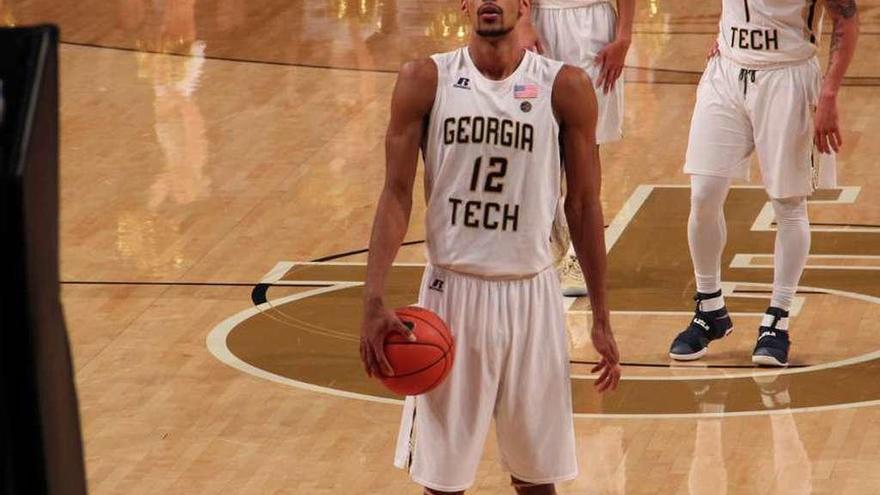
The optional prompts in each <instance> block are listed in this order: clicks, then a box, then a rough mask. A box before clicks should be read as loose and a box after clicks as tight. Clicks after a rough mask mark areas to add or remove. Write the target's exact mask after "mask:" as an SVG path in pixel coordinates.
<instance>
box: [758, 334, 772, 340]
mask: <svg viewBox="0 0 880 495" xmlns="http://www.w3.org/2000/svg"><path fill="white" fill-rule="evenodd" d="M764 337H776V332H764V333H762V334H761V336H760V337H758V340H761V339H763V338H764Z"/></svg>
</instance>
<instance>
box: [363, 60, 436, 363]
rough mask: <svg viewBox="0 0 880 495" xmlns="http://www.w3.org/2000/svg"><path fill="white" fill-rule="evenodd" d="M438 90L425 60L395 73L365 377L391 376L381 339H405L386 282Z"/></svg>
mask: <svg viewBox="0 0 880 495" xmlns="http://www.w3.org/2000/svg"><path fill="white" fill-rule="evenodd" d="M436 87H437V67H436V65H435V64H434V62H433V61H431V60H430V59H424V60H418V61H414V62H409V63H407V64H406V65H404V66H403V68H402V69H401V70H400V74H399V75H398V77H397V84H396V85H395V87H394V94H393V96H392V98H391V118H390V121H389V123H388V131H387V133H386V135H385V185H384V187H383V188H382V194H381V196H380V197H379V205H378V206H377V208H376V217H375V219H374V221H373V232H372V235H371V237H370V252H369V256H368V259H367V280H366V284H365V287H364V318H363V322H362V324H361V346H360V350H361V360H362V361H363V362H364V368H365V370H366V372H367V374H368V375H370V376H375V375H377V374H383V375H386V376H390V375H392V374H393V370H392V369H391V366H390V365H389V364H388V360H387V359H386V358H385V353H384V351H383V342H384V341H385V336H386V335H388V334H389V333H391V332H401V333H404V334H407V333H408V330H407V328H406V327H405V326H403V324H402V323H401V322H400V320H399V319H398V318H397V317H396V316H395V315H394V312H393V311H392V310H390V309H389V308H387V307H386V306H385V303H384V300H383V296H384V293H385V280H386V277H387V275H388V271H389V270H390V268H391V264H392V262H393V261H394V258H395V256H397V251H398V250H399V249H400V244H401V243H402V242H403V238H404V236H405V235H406V229H407V226H408V225H409V218H410V213H411V211H412V193H413V182H414V181H415V176H416V167H417V164H418V154H419V146H420V145H421V143H422V136H423V134H424V126H425V118H426V117H427V116H428V114H429V113H430V111H431V106H432V104H433V101H434V93H435V91H436Z"/></svg>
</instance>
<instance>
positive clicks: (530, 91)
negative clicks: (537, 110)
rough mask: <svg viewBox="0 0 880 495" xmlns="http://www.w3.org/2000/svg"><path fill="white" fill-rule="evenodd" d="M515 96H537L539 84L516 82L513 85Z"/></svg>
mask: <svg viewBox="0 0 880 495" xmlns="http://www.w3.org/2000/svg"><path fill="white" fill-rule="evenodd" d="M513 97H514V98H537V97H538V85H537V84H514V85H513Z"/></svg>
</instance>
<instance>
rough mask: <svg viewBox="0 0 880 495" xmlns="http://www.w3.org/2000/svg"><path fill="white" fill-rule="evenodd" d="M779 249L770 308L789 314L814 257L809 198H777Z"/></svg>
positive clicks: (775, 257)
mask: <svg viewBox="0 0 880 495" xmlns="http://www.w3.org/2000/svg"><path fill="white" fill-rule="evenodd" d="M771 203H772V204H773V211H774V212H776V247H775V250H774V256H773V266H774V272H773V295H772V297H771V299H770V305H771V306H774V307H777V308H780V309H784V310H785V311H789V310H790V309H791V303H792V300H793V299H794V295H795V292H796V291H797V286H798V282H800V279H801V275H802V274H803V272H804V266H806V264H807V257H808V256H809V254H810V220H809V218H808V217H807V200H806V198H802V197H801V198H789V199H774V200H772V201H771Z"/></svg>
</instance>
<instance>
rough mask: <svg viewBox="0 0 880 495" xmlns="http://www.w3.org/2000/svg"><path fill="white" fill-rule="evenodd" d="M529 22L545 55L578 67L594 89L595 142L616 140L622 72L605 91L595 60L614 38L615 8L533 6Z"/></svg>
mask: <svg viewBox="0 0 880 495" xmlns="http://www.w3.org/2000/svg"><path fill="white" fill-rule="evenodd" d="M532 23H533V24H534V26H535V29H537V31H538V36H540V37H541V41H542V42H543V44H544V55H545V56H547V57H550V58H552V59H554V60H559V61H562V62H565V63H566V64H569V65H573V66H575V67H580V68H581V69H583V70H584V71H585V72H586V73H587V75H588V76H590V79H591V80H592V81H593V86H594V89H595V91H596V99H597V101H598V104H599V116H598V121H597V125H596V142H597V143H598V144H604V143H610V142H613V141H619V140H620V138H621V137H622V136H623V76H622V75H621V76H620V79H618V80H617V84H615V85H614V89H613V90H611V92H609V93H608V94H605V93H604V91H602V88H599V87H596V86H595V84H596V81H598V80H599V73H600V71H601V69H602V67H601V66H600V65H598V64H596V62H595V58H596V55H598V53H599V50H601V49H602V48H603V47H604V46H605V45H607V44H608V43H610V42H612V41H614V38H615V36H616V32H617V12H616V11H615V10H614V7H613V6H612V5H611V4H610V3H608V2H599V3H594V4H592V5H587V6H586V7H576V8H570V9H560V8H542V7H541V6H535V7H534V8H532Z"/></svg>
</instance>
